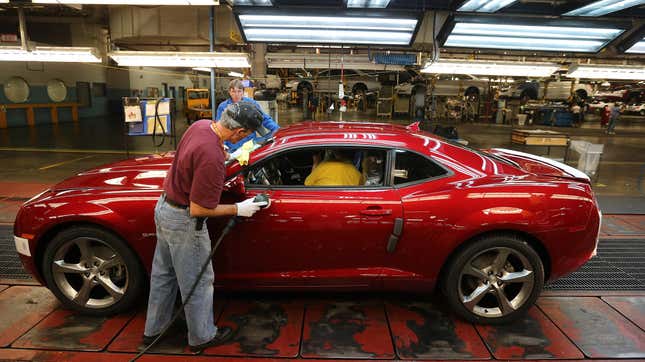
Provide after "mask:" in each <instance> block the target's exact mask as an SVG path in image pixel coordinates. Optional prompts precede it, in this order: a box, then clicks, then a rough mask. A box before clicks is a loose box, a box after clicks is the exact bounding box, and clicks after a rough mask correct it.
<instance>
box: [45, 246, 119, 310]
mask: <svg viewBox="0 0 645 362" xmlns="http://www.w3.org/2000/svg"><path fill="white" fill-rule="evenodd" d="M51 268H52V274H53V279H54V282H55V283H56V286H57V287H58V288H59V289H60V291H61V292H62V293H63V295H64V296H65V297H66V298H68V299H69V300H70V301H73V302H74V303H76V304H78V305H79V306H82V307H85V308H91V309H99V308H107V307H110V306H112V305H114V304H115V303H117V302H118V301H119V300H120V299H121V298H122V297H123V295H124V294H125V292H126V290H127V288H128V269H127V267H126V264H125V263H124V262H123V260H122V258H121V256H120V255H119V254H118V253H117V252H116V251H115V250H114V249H113V248H112V247H110V246H109V245H108V244H107V243H105V242H104V241H101V240H99V239H95V238H89V237H78V238H75V239H71V240H69V241H67V242H65V243H64V244H63V245H62V246H61V247H60V248H59V249H58V250H57V251H56V253H55V255H54V261H53V264H52V265H51Z"/></svg>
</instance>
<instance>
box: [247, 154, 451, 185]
mask: <svg viewBox="0 0 645 362" xmlns="http://www.w3.org/2000/svg"><path fill="white" fill-rule="evenodd" d="M343 149H344V150H345V151H346V152H344V153H346V154H348V155H349V156H350V157H348V159H349V158H351V160H352V164H353V165H354V167H356V169H357V170H358V171H359V172H360V173H361V174H362V175H363V180H364V183H363V184H362V185H358V187H365V186H384V185H385V184H386V179H385V176H386V174H387V172H386V170H385V165H386V163H387V150H385V149H375V148H356V147H351V148H345V147H344V148H343ZM333 153H334V148H333V147H320V148H307V149H298V150H292V151H287V152H283V153H281V154H279V155H277V156H275V157H272V158H270V159H268V160H264V161H262V162H260V163H258V164H257V165H254V166H252V167H250V168H249V170H248V171H247V172H246V174H245V182H246V184H247V185H265V186H275V185H283V186H305V179H306V178H307V176H308V175H309V174H310V173H311V171H312V169H313V164H314V158H317V159H319V160H320V161H325V160H329V159H333ZM394 163H395V167H394V170H392V176H393V184H394V185H400V184H406V183H410V182H415V181H419V180H424V179H430V178H434V177H438V176H442V175H445V174H446V173H447V172H448V171H447V170H446V169H445V168H443V167H441V166H439V165H438V164H437V163H436V162H433V161H431V160H430V159H428V158H426V157H424V156H421V155H419V154H416V153H414V152H410V151H405V150H396V152H395V161H394ZM338 186H343V187H357V185H338ZM311 187H313V186H311ZM318 187H319V186H318Z"/></svg>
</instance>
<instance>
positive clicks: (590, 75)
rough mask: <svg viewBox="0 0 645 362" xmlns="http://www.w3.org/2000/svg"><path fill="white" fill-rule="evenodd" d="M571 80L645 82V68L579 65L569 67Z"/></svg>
mask: <svg viewBox="0 0 645 362" xmlns="http://www.w3.org/2000/svg"><path fill="white" fill-rule="evenodd" d="M567 77H569V78H578V79H620V80H645V67H642V66H613V67H612V66H607V65H578V64H574V65H571V66H569V72H568V73H567Z"/></svg>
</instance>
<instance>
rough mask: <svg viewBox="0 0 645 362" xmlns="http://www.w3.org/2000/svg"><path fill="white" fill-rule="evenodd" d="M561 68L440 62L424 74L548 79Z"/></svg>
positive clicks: (472, 62)
mask: <svg viewBox="0 0 645 362" xmlns="http://www.w3.org/2000/svg"><path fill="white" fill-rule="evenodd" d="M559 68H560V66H559V65H558V64H555V63H520V62H494V61H462V60H440V61H438V62H434V63H430V64H427V65H426V66H425V68H423V69H422V70H421V72H422V73H435V74H471V75H499V76H507V77H522V76H524V77H548V76H550V75H551V74H553V73H555V72H556V71H557V70H558V69H559Z"/></svg>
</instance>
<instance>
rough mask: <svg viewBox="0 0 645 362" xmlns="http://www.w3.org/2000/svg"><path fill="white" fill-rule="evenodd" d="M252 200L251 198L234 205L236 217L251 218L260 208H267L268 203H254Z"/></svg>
mask: <svg viewBox="0 0 645 362" xmlns="http://www.w3.org/2000/svg"><path fill="white" fill-rule="evenodd" d="M253 199H254V198H253V197H251V198H248V199H246V200H244V201H242V202H238V203H236V204H235V206H236V207H237V216H243V217H251V216H253V214H255V213H256V212H258V211H259V210H260V208H261V207H263V206H269V203H268V202H266V201H262V202H254V201H253Z"/></svg>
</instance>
